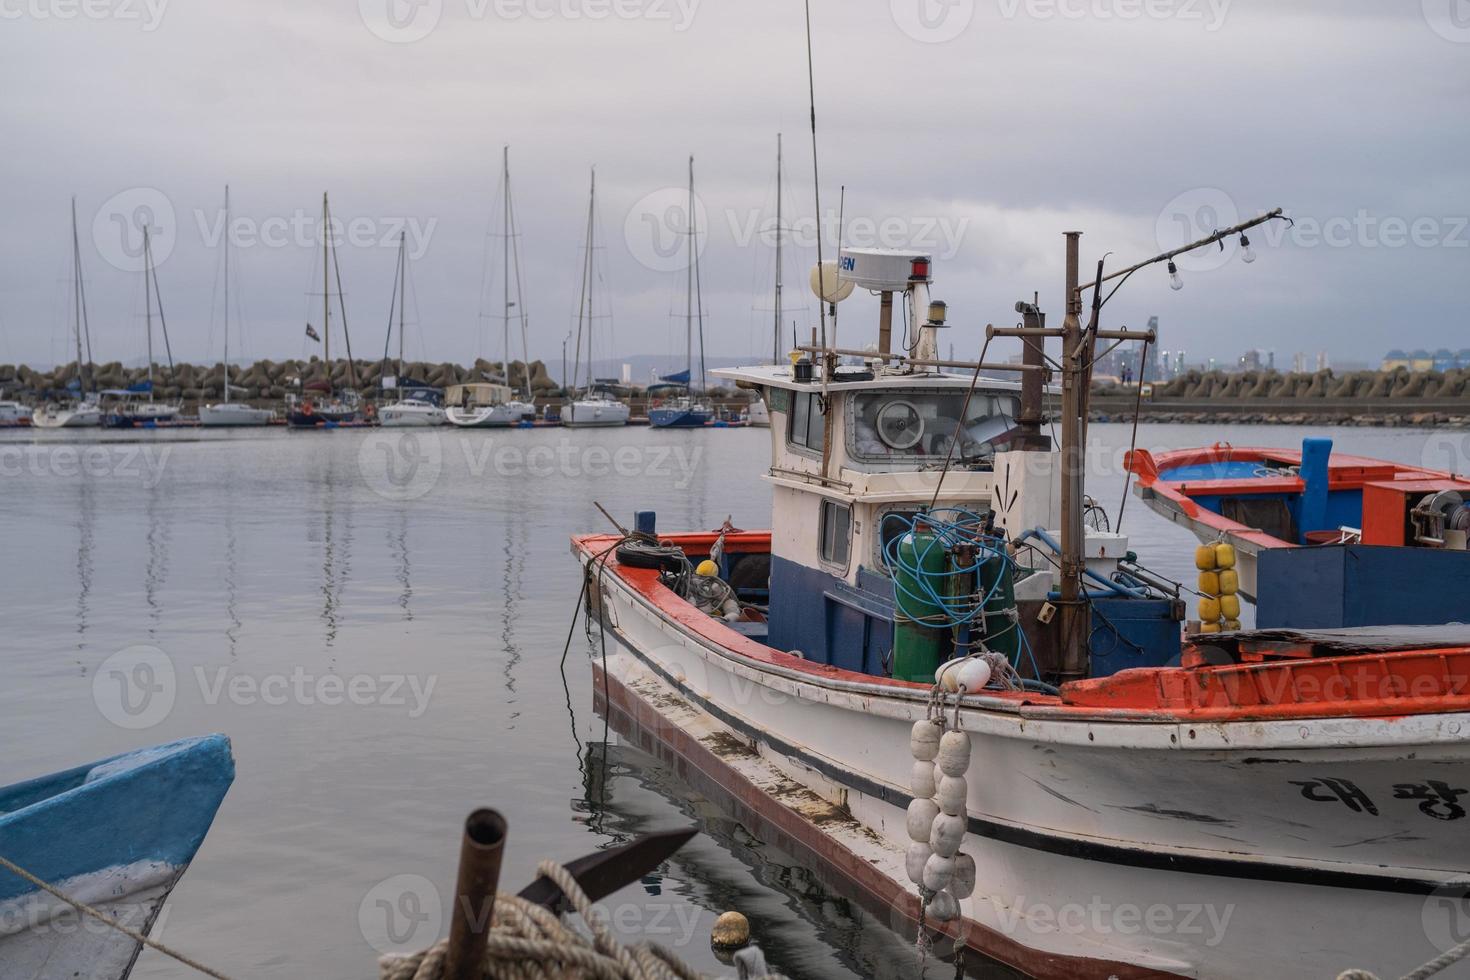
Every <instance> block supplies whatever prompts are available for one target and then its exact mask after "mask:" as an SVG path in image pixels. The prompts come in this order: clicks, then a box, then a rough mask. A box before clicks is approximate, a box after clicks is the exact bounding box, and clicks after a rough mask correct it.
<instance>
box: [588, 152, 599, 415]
mask: <svg viewBox="0 0 1470 980" xmlns="http://www.w3.org/2000/svg"><path fill="white" fill-rule="evenodd" d="M596 205H597V168H596V167H593V168H592V190H591V192H590V193H589V194H588V195H587V391H588V392H589V393H591V391H592V323H593V313H592V311H593V310H594V309H595V307H594V306H593V305H592V289H593V286H594V284H595V283H596V282H597V258H596V256H597V253H596V251H595V249H596V248H597V242H596V240H595V238H594V236H595V235H596V234H597V228H596V225H595V223H594V218H593V215H594V214H596Z"/></svg>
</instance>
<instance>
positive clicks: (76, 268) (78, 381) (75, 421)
mask: <svg viewBox="0 0 1470 980" xmlns="http://www.w3.org/2000/svg"><path fill="white" fill-rule="evenodd" d="M71 261H72V335H73V337H74V338H75V340H76V345H77V376H76V377H75V378H73V379H72V380H71V383H70V384H69V385H68V386H67V387H68V388H69V389H71V390H73V391H75V392H76V400H75V401H74V402H69V403H68V402H47V403H46V404H45V405H42V406H41V408H40V409H38V410H37V411H36V412H35V413H34V414H32V416H31V424H32V425H33V426H35V427H36V428H38V429H79V428H86V427H90V426H96V425H101V424H102V409H101V408H100V407H99V406H98V404H97V398H96V396H95V395H92V394H89V393H88V392H87V390H86V387H85V385H84V384H83V381H82V375H83V368H82V363H83V362H82V337H83V336H84V335H85V336H86V337H87V347H88V349H89V352H90V348H91V346H92V341H91V337H92V333H91V327H90V326H89V325H88V323H87V291H86V287H85V286H84V285H83V284H82V246H81V242H80V240H79V239H78V238H77V199H76V198H75V197H73V198H72V199H71Z"/></svg>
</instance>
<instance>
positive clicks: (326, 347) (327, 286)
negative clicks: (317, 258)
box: [322, 191, 332, 386]
mask: <svg viewBox="0 0 1470 980" xmlns="http://www.w3.org/2000/svg"><path fill="white" fill-rule="evenodd" d="M331 241H332V228H331V214H330V213H329V212H328V211H327V192H326V191H322V364H323V366H324V367H325V369H326V372H327V384H328V385H329V386H330V385H331V383H332V280H331V271H332V270H331V263H330V262H329V261H328V249H329V247H330V245H331Z"/></svg>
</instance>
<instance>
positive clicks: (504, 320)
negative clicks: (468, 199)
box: [500, 145, 510, 385]
mask: <svg viewBox="0 0 1470 980" xmlns="http://www.w3.org/2000/svg"><path fill="white" fill-rule="evenodd" d="M501 160H502V169H501V180H502V182H503V183H504V184H505V201H504V202H503V203H502V205H501V211H502V212H503V213H502V214H501V216H500V221H501V226H500V227H501V236H500V237H501V239H502V243H503V244H504V248H502V249H501V251H500V260H501V267H500V279H501V286H502V287H503V299H502V302H503V303H504V307H503V310H502V313H503V316H502V317H501V321H500V323H501V330H502V333H503V334H504V337H503V341H504V345H505V362H504V366H505V383H506V384H507V385H508V384H510V146H508V145H507V146H505V147H504V148H503V149H502V150H501Z"/></svg>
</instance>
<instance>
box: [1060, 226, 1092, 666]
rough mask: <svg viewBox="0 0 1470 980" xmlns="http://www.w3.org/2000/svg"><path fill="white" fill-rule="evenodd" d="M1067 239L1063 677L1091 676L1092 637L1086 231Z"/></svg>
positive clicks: (1063, 483) (1064, 374)
mask: <svg viewBox="0 0 1470 980" xmlns="http://www.w3.org/2000/svg"><path fill="white" fill-rule="evenodd" d="M1066 237H1067V286H1066V289H1067V292H1066V310H1067V315H1066V319H1065V320H1063V321H1062V418H1061V423H1062V581H1061V590H1060V591H1061V603H1060V605H1061V610H1060V612H1061V632H1062V636H1061V640H1062V651H1061V652H1062V656H1061V664H1060V670H1059V673H1060V674H1061V679H1062V680H1064V681H1065V680H1073V679H1076V678H1081V677H1086V676H1087V674H1088V650H1087V637H1088V634H1089V633H1090V632H1091V631H1090V630H1089V629H1088V624H1087V623H1086V621H1085V618H1086V617H1087V615H1088V609H1087V605H1086V603H1084V602H1082V571H1083V568H1084V567H1085V564H1086V563H1085V559H1084V555H1085V548H1086V539H1085V538H1084V537H1083V534H1084V533H1085V532H1084V530H1083V526H1082V491H1083V468H1084V465H1085V456H1084V447H1083V446H1082V432H1083V427H1082V423H1081V415H1082V405H1083V394H1084V393H1083V391H1082V388H1081V386H1082V383H1083V371H1082V368H1083V365H1082V361H1081V354H1082V319H1081V317H1082V296H1081V294H1080V293H1079V292H1078V289H1077V285H1078V253H1079V249H1080V245H1081V238H1082V233H1081V232H1080V231H1069V232H1067V233H1066Z"/></svg>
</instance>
